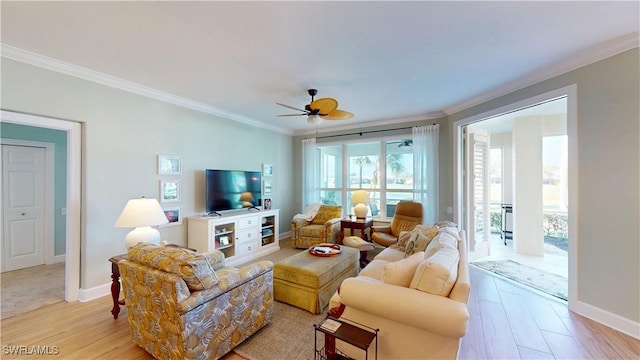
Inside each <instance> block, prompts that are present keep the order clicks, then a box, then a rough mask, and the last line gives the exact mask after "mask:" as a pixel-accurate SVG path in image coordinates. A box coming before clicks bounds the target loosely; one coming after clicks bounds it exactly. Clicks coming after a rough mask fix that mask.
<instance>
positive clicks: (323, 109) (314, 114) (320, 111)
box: [276, 89, 353, 125]
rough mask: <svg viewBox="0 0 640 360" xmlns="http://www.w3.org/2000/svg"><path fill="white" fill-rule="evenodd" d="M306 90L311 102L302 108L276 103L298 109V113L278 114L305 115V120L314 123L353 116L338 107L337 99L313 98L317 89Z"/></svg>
mask: <svg viewBox="0 0 640 360" xmlns="http://www.w3.org/2000/svg"><path fill="white" fill-rule="evenodd" d="M307 92H308V93H309V95H310V96H311V103H309V104H308V105H305V107H304V110H303V109H299V108H297V107H295V106H291V105H286V104H281V103H276V104H278V105H280V106H284V107H286V108H289V109H292V110H297V111H300V112H301V113H300V114H285V115H278V116H306V117H307V122H308V123H310V124H315V125H318V124H320V123H321V122H322V121H323V120H346V119H350V118H352V117H353V114H352V113H350V112H348V111H344V110H339V109H338V100H336V99H333V98H322V99H318V100H314V97H315V96H316V94H317V93H318V90H316V89H309V90H307Z"/></svg>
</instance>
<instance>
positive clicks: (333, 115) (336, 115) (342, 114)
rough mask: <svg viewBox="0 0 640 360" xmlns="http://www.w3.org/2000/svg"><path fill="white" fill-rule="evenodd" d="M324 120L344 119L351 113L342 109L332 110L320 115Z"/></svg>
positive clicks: (350, 115)
mask: <svg viewBox="0 0 640 360" xmlns="http://www.w3.org/2000/svg"><path fill="white" fill-rule="evenodd" d="M320 116H321V117H322V118H323V119H325V120H346V119H351V118H352V117H353V113H350V112H348V111H344V110H337V109H336V110H334V111H332V112H330V113H328V114H327V115H324V116H323V115H320Z"/></svg>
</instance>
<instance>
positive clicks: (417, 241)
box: [404, 225, 438, 257]
mask: <svg viewBox="0 0 640 360" xmlns="http://www.w3.org/2000/svg"><path fill="white" fill-rule="evenodd" d="M436 235H438V227H437V226H422V225H419V226H416V227H415V228H414V229H413V230H412V231H411V235H410V236H409V240H408V241H407V245H406V246H405V248H404V256H405V257H407V256H411V255H412V254H414V253H417V252H420V251H424V250H425V249H426V248H427V245H429V243H430V242H431V240H432V239H433V238H434V237H435V236H436Z"/></svg>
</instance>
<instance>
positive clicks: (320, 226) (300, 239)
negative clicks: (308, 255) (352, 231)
mask: <svg viewBox="0 0 640 360" xmlns="http://www.w3.org/2000/svg"><path fill="white" fill-rule="evenodd" d="M341 218H342V206H340V205H321V206H320V209H319V210H318V212H317V213H316V215H315V217H314V218H313V219H312V220H306V219H301V218H294V219H293V220H292V221H291V232H292V233H293V241H292V242H291V244H292V246H293V247H296V248H300V249H307V248H309V247H311V246H313V245H317V244H320V243H332V244H335V243H336V242H337V240H338V235H339V233H340V219H341Z"/></svg>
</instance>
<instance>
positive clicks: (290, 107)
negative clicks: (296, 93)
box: [276, 103, 307, 114]
mask: <svg viewBox="0 0 640 360" xmlns="http://www.w3.org/2000/svg"><path fill="white" fill-rule="evenodd" d="M276 104H278V105H280V106H284V107H286V108H289V109H292V110H298V111H302V112H303V113H305V114H306V113H307V111H306V110H303V109H299V108H297V107H295V106H291V105H287V104H281V103H276Z"/></svg>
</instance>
